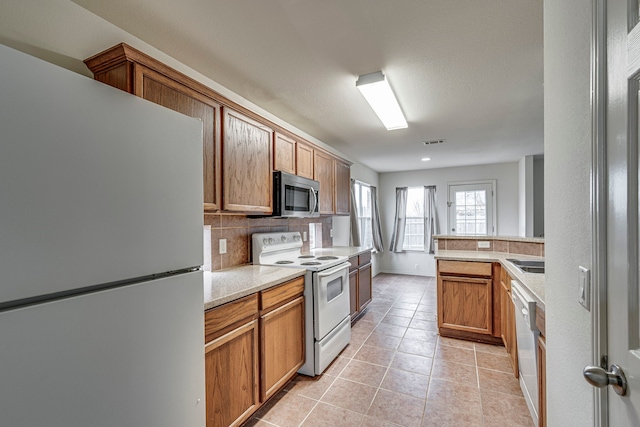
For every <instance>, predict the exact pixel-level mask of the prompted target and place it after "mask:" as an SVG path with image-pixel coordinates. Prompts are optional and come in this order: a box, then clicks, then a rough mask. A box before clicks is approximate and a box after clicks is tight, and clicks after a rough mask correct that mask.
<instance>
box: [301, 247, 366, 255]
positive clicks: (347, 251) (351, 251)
mask: <svg viewBox="0 0 640 427" xmlns="http://www.w3.org/2000/svg"><path fill="white" fill-rule="evenodd" d="M371 250H372V249H371V248H365V247H364V246H334V247H332V248H318V249H312V250H311V251H310V253H311V254H313V255H316V256H319V255H320V256H322V255H334V256H348V257H351V256H354V255H360V254H362V253H365V252H371Z"/></svg>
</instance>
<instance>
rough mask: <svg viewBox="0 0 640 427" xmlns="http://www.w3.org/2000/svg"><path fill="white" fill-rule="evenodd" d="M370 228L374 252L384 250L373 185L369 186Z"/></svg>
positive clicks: (378, 210) (376, 192)
mask: <svg viewBox="0 0 640 427" xmlns="http://www.w3.org/2000/svg"><path fill="white" fill-rule="evenodd" d="M371 229H372V230H371V237H372V240H373V249H374V250H375V251H376V252H382V251H384V245H383V244H382V228H381V227H380V209H379V208H378V189H377V188H376V187H373V186H371Z"/></svg>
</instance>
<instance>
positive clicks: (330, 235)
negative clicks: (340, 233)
mask: <svg viewBox="0 0 640 427" xmlns="http://www.w3.org/2000/svg"><path fill="white" fill-rule="evenodd" d="M329 237H333V228H330V229H329Z"/></svg>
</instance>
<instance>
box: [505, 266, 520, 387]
mask: <svg viewBox="0 0 640 427" xmlns="http://www.w3.org/2000/svg"><path fill="white" fill-rule="evenodd" d="M500 294H501V295H500V321H501V330H502V335H501V338H502V342H503V344H504V347H505V349H506V350H507V355H508V356H509V361H510V362H511V369H512V371H513V375H514V376H515V377H516V378H518V376H519V371H518V345H517V343H516V317H515V307H514V305H513V302H512V301H511V277H510V276H509V274H508V273H507V271H506V270H505V269H502V274H501V276H500Z"/></svg>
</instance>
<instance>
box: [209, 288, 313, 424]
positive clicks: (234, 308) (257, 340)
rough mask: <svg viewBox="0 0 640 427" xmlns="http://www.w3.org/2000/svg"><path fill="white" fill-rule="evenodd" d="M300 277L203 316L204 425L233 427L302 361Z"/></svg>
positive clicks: (266, 397) (249, 413)
mask: <svg viewBox="0 0 640 427" xmlns="http://www.w3.org/2000/svg"><path fill="white" fill-rule="evenodd" d="M303 292H304V277H300V278H298V279H294V280H292V281H289V282H286V283H284V284H282V285H278V286H275V287H273V288H269V289H267V290H265V291H262V292H258V293H255V294H252V295H249V296H247V297H244V298H241V299H239V300H236V301H232V302H230V303H227V304H224V305H221V306H219V307H216V308H213V309H211V310H207V311H206V312H205V375H206V380H205V382H206V396H205V398H206V418H207V427H226V426H238V425H240V424H242V423H243V422H245V421H246V420H247V419H249V417H250V416H251V415H252V414H253V413H254V412H255V411H256V410H257V409H258V408H259V407H260V405H262V404H263V403H264V402H265V401H266V400H267V399H268V398H269V397H270V396H272V395H273V394H275V393H277V392H278V391H279V390H280V389H282V387H283V386H284V385H285V384H286V383H287V382H288V381H289V380H290V379H291V378H293V376H294V375H295V374H296V372H297V371H298V369H299V368H300V366H302V364H303V363H304V358H305V354H304V348H305V346H304V297H303Z"/></svg>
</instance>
